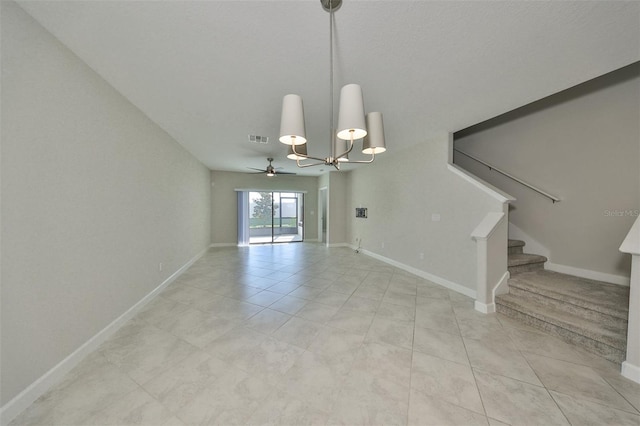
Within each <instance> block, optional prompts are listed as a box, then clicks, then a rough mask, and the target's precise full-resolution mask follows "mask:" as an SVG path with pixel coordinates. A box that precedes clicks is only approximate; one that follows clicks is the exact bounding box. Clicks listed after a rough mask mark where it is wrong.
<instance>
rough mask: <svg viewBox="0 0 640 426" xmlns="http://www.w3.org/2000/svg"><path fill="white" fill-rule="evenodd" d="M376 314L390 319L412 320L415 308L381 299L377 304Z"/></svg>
mask: <svg viewBox="0 0 640 426" xmlns="http://www.w3.org/2000/svg"><path fill="white" fill-rule="evenodd" d="M376 316H377V317H378V318H386V319H390V320H397V321H409V322H413V321H415V318H416V310H415V308H414V307H412V306H402V305H394V304H392V303H387V302H385V301H384V300H383V301H382V303H380V306H378V311H377V312H376Z"/></svg>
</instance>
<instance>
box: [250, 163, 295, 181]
mask: <svg viewBox="0 0 640 426" xmlns="http://www.w3.org/2000/svg"><path fill="white" fill-rule="evenodd" d="M267 161H268V162H269V165H268V166H267V168H266V169H256V168H255V167H247V169H251V170H259V171H257V172H255V174H259V173H264V174H266V175H267V176H269V177H273V176H276V175H295V173H290V172H279V171H278V170H280V169H281V168H282V167H277V168H276V167H273V166H272V165H271V162H272V161H273V158H267Z"/></svg>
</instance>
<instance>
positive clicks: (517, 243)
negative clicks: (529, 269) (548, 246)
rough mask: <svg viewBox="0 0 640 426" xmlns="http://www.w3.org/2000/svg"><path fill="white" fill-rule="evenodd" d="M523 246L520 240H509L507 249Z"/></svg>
mask: <svg viewBox="0 0 640 426" xmlns="http://www.w3.org/2000/svg"><path fill="white" fill-rule="evenodd" d="M524 244H525V243H524V241H522V240H509V245H508V247H509V248H512V247H524Z"/></svg>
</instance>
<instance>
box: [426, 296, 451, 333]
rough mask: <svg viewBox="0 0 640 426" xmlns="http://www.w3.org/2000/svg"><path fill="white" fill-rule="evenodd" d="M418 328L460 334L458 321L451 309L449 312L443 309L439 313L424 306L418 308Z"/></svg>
mask: <svg viewBox="0 0 640 426" xmlns="http://www.w3.org/2000/svg"><path fill="white" fill-rule="evenodd" d="M433 300H438V299H433ZM445 308H446V307H445ZM416 327H422V328H429V329H432V330H437V331H442V332H445V333H449V334H458V335H459V334H460V329H459V328H458V320H456V317H455V315H454V314H453V310H451V309H450V308H449V309H448V310H447V309H444V308H442V309H440V311H438V310H434V309H431V308H426V307H422V306H418V307H416Z"/></svg>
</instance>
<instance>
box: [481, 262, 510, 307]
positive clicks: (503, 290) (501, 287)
mask: <svg viewBox="0 0 640 426" xmlns="http://www.w3.org/2000/svg"><path fill="white" fill-rule="evenodd" d="M510 276H511V274H509V271H507V272H505V273H504V274H503V275H502V277H501V278H500V280H499V281H498V284H496V285H495V286H494V287H493V291H492V293H493V298H492V300H493V302H491V303H482V302H479V301H478V300H476V301H475V302H474V303H473V307H474V308H475V310H476V311H478V312H482V313H483V314H493V313H495V312H496V304H495V300H496V295H498V294H507V293H509V284H508V281H509V277H510Z"/></svg>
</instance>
